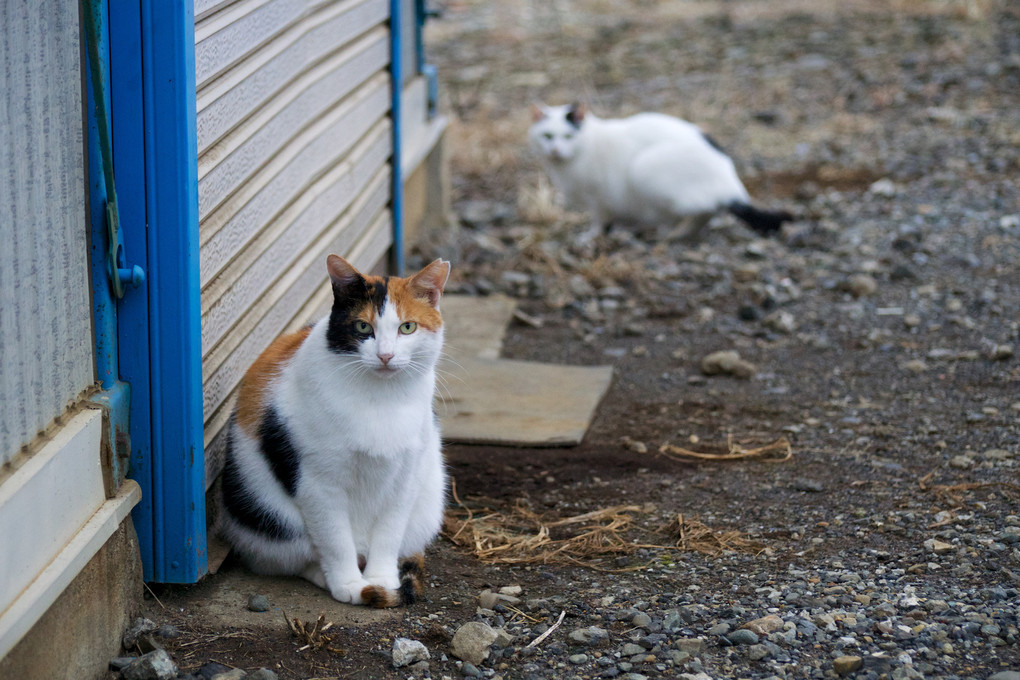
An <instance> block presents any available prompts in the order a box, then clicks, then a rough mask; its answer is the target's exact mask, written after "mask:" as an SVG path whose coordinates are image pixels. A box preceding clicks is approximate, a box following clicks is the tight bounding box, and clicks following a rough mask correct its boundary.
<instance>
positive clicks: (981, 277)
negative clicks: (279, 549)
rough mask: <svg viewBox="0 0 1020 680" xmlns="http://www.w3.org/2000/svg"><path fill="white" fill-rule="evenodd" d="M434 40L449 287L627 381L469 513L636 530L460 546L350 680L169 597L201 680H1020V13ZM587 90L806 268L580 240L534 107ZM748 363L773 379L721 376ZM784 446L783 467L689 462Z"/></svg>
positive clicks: (619, 25) (475, 456)
mask: <svg viewBox="0 0 1020 680" xmlns="http://www.w3.org/2000/svg"><path fill="white" fill-rule="evenodd" d="M428 40H429V48H430V52H429V54H430V58H431V59H432V60H433V61H435V63H436V64H437V65H438V66H439V69H440V73H441V74H442V78H443V82H444V91H445V96H446V99H447V101H446V108H447V110H448V111H449V113H450V115H451V119H452V123H451V131H450V142H451V146H452V165H453V167H452V169H453V180H454V185H455V197H454V198H455V210H456V213H457V217H458V222H459V227H458V229H456V230H454V231H451V232H449V233H446V234H444V235H442V236H441V237H438V238H436V239H435V240H434V241H433V242H430V243H427V244H423V245H422V247H421V249H420V253H419V255H420V259H421V260H426V259H429V258H432V257H435V256H437V255H441V256H444V257H447V258H449V259H451V260H453V262H454V279H453V281H452V283H451V288H452V289H453V290H456V291H458V292H465V293H473V294H480V295H486V294H490V293H493V292H503V293H508V294H510V295H513V296H514V297H516V298H518V299H519V300H520V305H521V310H522V314H520V316H519V321H518V323H516V324H515V325H514V326H513V327H512V328H511V329H510V332H509V334H508V338H507V342H506V349H505V354H506V356H509V357H513V358H522V359H533V360H544V361H554V362H563V363H575V364H606V363H609V364H613V365H614V367H615V369H616V370H615V373H616V379H615V383H614V385H613V387H612V390H611V392H610V394H609V396H608V397H607V399H606V400H605V401H604V403H603V404H602V406H601V408H600V410H599V413H598V417H597V418H596V420H595V422H594V424H593V426H592V429H591V431H590V432H589V435H588V437H587V438H586V440H585V442H584V443H583V444H582V445H581V446H579V447H576V448H573V449H551V450H541V451H536V450H530V451H529V450H508V449H500V448H496V447H466V446H451V447H449V450H448V452H447V456H448V460H449V464H450V470H451V474H452V475H453V477H454V478H455V480H456V485H457V487H456V488H457V492H458V499H459V500H460V501H461V502H462V505H461V506H458V507H459V508H460V509H459V511H458V513H457V516H458V517H460V518H462V519H463V517H464V513H465V512H466V510H465V508H469V509H471V511H472V512H473V513H474V515H473V516H474V517H476V518H477V517H484V516H486V515H487V514H489V513H491V512H494V511H499V512H502V513H504V514H509V513H510V512H511V509H512V508H514V507H515V506H516V507H518V508H524V509H526V510H527V511H528V512H530V513H533V514H532V516H534V517H541V521H542V523H544V524H545V525H546V526H547V527H551V530H550V536H551V538H552V539H553V540H561V539H566V538H569V535H570V534H571V532H570V531H569V530H568V528H569V527H571V526H575V525H572V524H564V523H560V524H556V523H555V522H556V520H557V519H563V518H568V517H571V516H576V515H579V514H582V513H588V512H597V511H599V510H602V509H605V508H607V507H609V506H618V505H624V506H627V508H626V509H624V510H620V511H619V513H618V514H622V515H624V516H625V517H626V520H627V523H625V524H624V525H622V527H621V528H620V529H619V530H618V531H616V533H617V534H618V535H619V536H621V537H622V538H623V540H624V544H623V545H617V546H616V547H615V548H613V549H612V550H607V551H606V552H604V553H599V554H590V555H587V556H582V557H581V558H578V559H580V560H581V561H582V562H583V564H577V563H575V564H561V563H556V561H555V560H553V561H551V562H547V563H545V564H525V563H517V564H508V563H502V564H500V563H492V562H485V561H483V560H482V559H479V557H478V556H476V555H474V554H472V550H471V546H458V545H455V544H454V542H453V541H452V540H451V536H453V535H455V534H457V531H456V529H457V528H458V527H459V525H457V524H455V523H453V524H451V527H450V529H449V530H448V532H447V536H446V537H444V538H443V539H441V540H440V541H439V542H437V544H436V546H435V547H434V548H433V549H431V550H430V553H429V555H428V561H429V565H430V574H431V576H430V579H431V581H430V585H431V587H430V588H429V590H428V597H427V598H426V600H425V601H424V602H423V603H420V604H417V605H415V606H413V607H411V608H409V609H408V610H407V612H406V614H405V615H404V617H403V618H402V620H401V621H400V622H398V623H393V624H387V625H384V626H383V625H380V626H376V627H367V628H357V629H355V628H351V629H341V630H339V631H336V636H335V639H334V643H333V644H334V645H337V646H339V647H342V648H343V649H344V651H345V654H343V655H341V654H339V653H335V652H329V651H328V650H325V649H321V650H314V649H312V650H305V651H297V648H298V647H299V645H300V643H299V642H298V641H297V640H296V639H294V638H291V637H286V638H281V639H258V640H257V644H251V643H252V642H254V641H256V640H255V639H254V638H253V637H251V635H250V634H248V633H246V631H244V630H235V631H231V632H230V633H231V637H230V638H229V640H227V639H220V640H218V641H212V642H205V640H208V639H211V638H215V637H216V636H215V635H212V634H211V633H212V632H213V631H209V630H207V629H205V628H203V625H202V622H201V617H200V616H198V615H196V614H194V610H192V609H190V608H189V607H190V604H189V601H188V592H187V589H178V590H174V589H167V590H166V591H164V592H161V593H159V595H160V597H161V599H162V601H163V602H164V604H166V605H167V607H168V608H167V609H165V610H164V609H158V610H153V613H152V616H153V618H156V617H157V616H159V617H162V618H163V619H165V621H161V623H169V624H170V625H172V626H174V627H175V628H174V633H175V635H174V636H171V637H167V638H165V640H164V641H163V642H164V644H163V646H165V647H166V648H167V650H169V651H170V652H171V654H172V655H173V656H174V658H175V659H176V660H177V662H178V664H179V665H180V667H182V668H185V669H191V670H192V671H193V672H195V671H196V670H197V669H198V667H199V666H200V664H201V662H202V661H203V660H207V659H215V660H217V661H219V662H222V663H224V664H228V665H230V666H236V667H240V668H241V669H245V670H247V671H254V669H256V668H259V667H260V666H265V667H267V668H269V669H271V670H272V671H273V672H274V673H276V674H279V676H280V677H285V678H307V677H358V678H369V677H374V678H397V677H400V678H403V677H409V676H417V677H421V676H423V675H425V676H431V677H434V678H441V677H450V678H459V677H486V678H527V679H529V680H531V679H539V678H556V679H559V678H582V679H588V678H614V677H620V678H627V679H628V680H641V679H642V678H646V677H647V678H659V677H662V678H672V677H681V678H697V679H698V680H701V679H703V678H718V679H721V678H834V677H838V676H847V677H855V678H868V679H869V680H870V679H877V678H894V679H896V680H899V679H902V678H979V679H982V680H983V679H985V678H995V679H996V680H1017V679H1018V678H1020V632H1018V625H1020V592H1018V588H1020V474H1018V465H1020V463H1018V461H1020V389H1018V388H1020V361H1018V358H1017V352H1018V349H1020V327H1018V318H1020V311H1018V310H1020V272H1018V262H1020V258H1018V256H1020V185H1018V177H1020V15H1018V13H1017V11H1016V7H1015V6H1012V5H1010V4H1009V3H1006V2H976V1H975V2H953V1H951V0H946V1H945V2H927V1H922V0H903V1H902V2H898V3H893V4H892V5H891V6H890V5H889V4H887V3H873V2H856V1H848V2H844V3H838V4H836V3H823V4H820V3H797V2H770V3H764V2H743V1H733V2H726V3H716V2H675V3H667V2H654V1H652V0H644V1H638V0H631V1H620V2H612V3H609V2H604V1H600V0H574V1H567V0H559V1H558V2H557V1H552V0H550V1H547V2H525V1H524V0H515V1H513V2H506V3H481V2H474V1H469V0H461V1H460V2H450V3H449V4H448V5H447V8H446V13H445V16H444V18H443V19H442V20H441V21H439V22H436V23H434V24H432V25H431V26H430V28H429V36H428ZM578 98H580V99H585V100H587V101H589V102H590V103H591V104H592V106H593V107H594V109H595V111H596V113H598V114H599V115H601V116H604V117H608V116H615V115H625V114H629V113H633V112H636V111H640V110H659V111H664V112H668V113H673V114H676V115H680V116H683V117H685V118H688V119H690V120H693V121H696V122H698V123H699V124H702V125H703V126H704V127H705V128H706V129H707V130H709V131H710V132H711V133H712V135H713V136H714V137H715V138H717V139H718V140H719V141H720V142H722V144H723V146H724V147H726V148H727V149H728V150H729V151H730V153H731V154H732V155H733V157H734V158H735V160H736V162H737V166H738V170H739V171H740V173H741V174H742V176H743V177H745V178H746V180H747V184H748V186H749V188H751V191H752V194H753V195H754V196H755V197H756V199H757V201H758V203H760V204H762V205H765V206H769V207H776V208H778V207H783V208H786V209H789V210H791V211H793V212H795V213H796V214H797V215H798V217H799V219H798V220H797V221H796V222H795V223H793V224H791V225H787V226H786V227H785V230H784V233H783V234H782V236H781V237H778V238H775V239H770V240H760V239H757V238H756V237H755V236H754V235H753V234H751V233H750V232H748V231H747V230H746V229H744V228H743V227H742V226H741V225H740V224H739V223H737V222H736V221H735V220H733V219H732V218H730V217H728V216H719V217H717V218H715V219H714V220H713V222H712V223H711V225H710V228H709V229H708V230H707V233H706V235H705V238H704V239H703V240H702V241H701V242H699V243H695V244H692V243H682V242H678V241H675V240H671V239H670V236H669V233H670V230H669V228H668V227H664V228H662V229H660V230H658V231H652V232H648V233H643V234H634V233H631V232H629V231H621V230H614V231H612V232H610V233H609V234H608V235H607V236H605V237H602V238H600V239H599V240H598V241H597V242H596V243H595V244H594V245H591V244H582V243H579V242H578V240H577V238H578V236H579V234H580V232H581V231H583V227H584V218H583V216H579V215H575V214H571V213H566V212H564V211H562V210H561V209H559V208H557V207H556V205H555V204H554V201H553V200H552V198H553V197H552V193H551V191H550V189H549V187H548V184H547V183H546V182H545V181H544V180H543V178H542V176H541V174H540V172H539V171H538V168H537V165H536V163H535V161H534V159H532V158H530V157H529V156H528V154H527V151H526V146H525V141H524V135H525V131H526V129H527V126H528V123H529V116H528V111H527V105H528V103H529V102H530V101H533V100H536V99H541V100H545V101H547V102H549V103H562V102H565V101H570V100H573V99H578ZM412 264H415V263H414V262H412ZM719 351H727V352H735V353H736V354H737V357H738V358H739V360H737V361H736V362H734V359H735V357H733V355H729V356H728V357H726V356H724V357H722V360H723V366H722V369H721V370H722V372H720V369H719V368H718V366H719V359H720V358H719V357H718V356H717V357H714V358H713V359H712V360H710V361H708V363H706V362H705V359H706V357H708V356H709V355H712V354H713V353H716V352H719ZM727 359H728V360H729V363H726V360H727ZM713 363H714V364H715V366H716V368H713V366H711V365H709V364H713ZM780 437H785V438H786V440H787V441H789V442H790V445H791V451H792V456H791V457H790V458H789V459H788V460H785V461H781V462H777V461H769V460H764V459H761V458H749V459H745V460H739V461H729V462H718V461H711V460H691V459H689V458H682V457H681V458H678V457H677V456H671V455H669V453H668V451H669V449H667V450H666V452H662V451H661V450H660V447H661V446H663V445H665V444H672V445H674V446H679V447H685V448H687V449H690V450H695V451H709V450H718V449H719V447H720V446H722V445H723V444H724V442H726V441H727V439H728V438H732V440H733V441H734V442H737V443H739V444H741V445H743V446H744V447H746V448H752V447H754V446H759V445H762V444H767V443H769V442H773V441H775V440H777V439H779V438H780ZM678 516H681V517H682V518H685V519H686V520H687V524H686V525H685V526H686V527H687V530H688V531H690V530H693V529H694V528H696V527H699V526H700V527H704V528H706V529H707V530H708V531H709V536H710V537H716V538H719V539H720V540H721V541H723V542H722V543H720V544H719V545H717V546H716V549H708V548H705V549H703V551H702V552H698V551H692V550H687V549H684V544H683V541H682V540H681V539H682V538H683V537H678V536H677V534H676V533H675V532H673V533H670V530H669V529H664V528H663V527H667V526H669V525H670V523H671V522H673V523H674V528H675V524H676V522H675V520H677V518H678ZM516 517H517V519H515V520H514V521H507V522H506V524H507V526H508V527H509V528H514V529H519V530H520V529H521V527H522V526H525V525H526V524H527V522H523V520H520V516H516ZM515 522H516V524H515ZM522 522H523V524H522ZM583 525H584V526H586V527H594V526H596V525H598V523H596V522H594V521H591V522H588V523H585V524H583ZM600 526H603V527H604V526H605V524H602V525H600ZM463 535H464V534H463V533H461V534H459V535H458V538H462V537H463ZM726 541H729V542H728V543H727V542H726ZM678 543H679V545H678ZM637 544H643V545H647V546H649V547H638V545H637ZM652 546H671V547H668V548H667V547H652ZM688 547H689V546H688ZM500 588H503V589H504V590H502V591H501V590H500ZM239 606H244V603H239ZM167 612H178V613H167ZM557 624H558V625H557ZM550 631H551V632H550ZM545 633H549V634H548V635H547V636H546V637H544V638H542V637H541V636H542V635H543V634H545ZM246 635H247V637H246ZM203 636H204V637H203ZM405 639H406V640H405ZM238 640H240V641H241V642H237V641H238ZM407 640H413V641H417V642H418V643H421V644H420V645H418V644H415V643H414V642H409V641H407ZM536 640H537V643H536ZM230 641H233V642H230ZM422 648H424V649H425V650H427V651H428V653H429V658H428V659H424V657H423V652H422ZM395 664H399V667H398V668H394V665H395ZM211 669H212V667H206V669H205V673H204V675H206V676H211V675H212V670H211ZM242 675H243V673H242ZM238 677H240V676H238ZM262 677H263V678H265V677H266V676H264V675H263V676H262Z"/></svg>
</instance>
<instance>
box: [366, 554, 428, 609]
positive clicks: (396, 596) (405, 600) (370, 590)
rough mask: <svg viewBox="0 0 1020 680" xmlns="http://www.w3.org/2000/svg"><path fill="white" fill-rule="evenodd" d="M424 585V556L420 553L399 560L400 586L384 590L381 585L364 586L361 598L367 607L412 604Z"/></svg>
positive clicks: (380, 607) (416, 599)
mask: <svg viewBox="0 0 1020 680" xmlns="http://www.w3.org/2000/svg"><path fill="white" fill-rule="evenodd" d="M424 585H425V556H424V555H422V554H421V553H418V554H417V555H412V556H411V557H407V558H405V559H403V560H402V561H401V562H400V588H398V589H397V590H386V589H385V588H383V587H381V586H365V587H364V588H363V589H362V591H361V600H362V602H364V604H365V605H367V606H369V607H376V608H378V609H382V608H385V607H400V606H402V605H409V604H414V603H415V602H417V601H418V598H420V597H421V593H422V588H423V587H424Z"/></svg>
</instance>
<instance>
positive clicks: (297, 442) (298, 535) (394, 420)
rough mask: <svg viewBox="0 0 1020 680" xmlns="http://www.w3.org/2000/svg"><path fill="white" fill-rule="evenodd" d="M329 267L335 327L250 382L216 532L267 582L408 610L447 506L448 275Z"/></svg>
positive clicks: (300, 336)
mask: <svg viewBox="0 0 1020 680" xmlns="http://www.w3.org/2000/svg"><path fill="white" fill-rule="evenodd" d="M326 267H327V270H328V272H329V278H330V281H331V283H332V287H333V307H332V310H331V311H330V314H329V316H327V317H325V318H323V319H321V320H320V321H318V322H317V323H315V324H313V325H311V326H308V327H306V328H304V329H302V330H300V331H298V332H296V333H293V334H290V335H285V336H283V337H281V338H279V339H278V340H276V341H275V342H274V343H273V344H271V345H270V346H269V347H268V348H267V349H266V350H265V352H263V353H262V355H261V356H260V357H259V358H258V359H257V360H256V361H255V363H254V364H253V365H252V366H251V368H250V369H248V372H247V373H246V374H245V376H244V378H243V380H242V382H241V387H240V393H239V396H238V403H237V408H236V410H235V412H234V414H233V418H232V420H231V424H230V432H229V446H228V451H227V457H226V463H225V467H224V470H223V480H222V500H223V506H222V507H223V510H222V512H221V518H220V524H219V530H220V533H221V534H222V535H223V536H224V537H225V538H226V539H227V540H228V541H229V542H230V544H231V545H232V546H233V548H234V550H235V551H236V552H237V553H238V554H239V555H240V556H241V557H242V559H243V560H244V562H245V563H246V564H247V565H248V566H249V568H251V569H252V570H253V571H255V572H257V573H261V574H279V575H299V576H303V577H304V578H306V579H308V580H309V581H311V582H312V583H315V584H316V585H318V586H319V587H321V588H324V589H326V590H328V591H329V592H330V594H331V595H332V596H333V597H334V598H335V599H336V600H339V601H340V602H350V603H352V604H364V605H368V606H374V607H391V606H398V605H400V604H409V603H411V602H413V601H414V600H415V599H416V598H417V597H418V596H419V595H420V592H421V585H422V584H421V577H422V569H423V563H424V560H423V556H422V551H423V550H424V548H425V546H426V545H427V544H428V543H429V542H431V541H432V539H434V538H435V537H436V535H437V534H438V533H439V529H440V526H441V524H442V520H443V509H444V506H445V489H446V471H445V468H444V466H443V460H442V454H441V452H440V441H439V427H438V425H437V423H436V418H435V416H434V414H433V411H432V399H433V395H434V392H435V383H436V363H437V361H438V359H439V356H440V352H441V349H442V345H443V320H442V317H441V316H440V313H439V299H440V296H441V295H442V293H443V288H444V286H445V284H446V280H447V277H448V276H449V273H450V263H449V262H445V261H443V260H436V261H434V262H432V263H431V264H430V265H428V266H427V267H425V268H424V269H422V270H421V271H420V272H418V273H417V274H415V275H413V276H410V277H408V278H396V277H378V276H366V275H362V274H361V273H360V272H358V270H356V269H355V268H354V267H353V266H351V265H350V264H349V263H348V262H347V261H345V260H344V259H343V258H341V257H338V256H336V255H330V256H329V257H328V258H327V260H326ZM398 565H399V566H398Z"/></svg>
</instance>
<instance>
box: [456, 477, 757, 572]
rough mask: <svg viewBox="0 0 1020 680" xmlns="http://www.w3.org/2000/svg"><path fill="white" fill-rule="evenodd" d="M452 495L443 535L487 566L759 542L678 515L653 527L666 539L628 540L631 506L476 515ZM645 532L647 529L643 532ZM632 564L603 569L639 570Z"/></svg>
mask: <svg viewBox="0 0 1020 680" xmlns="http://www.w3.org/2000/svg"><path fill="white" fill-rule="evenodd" d="M454 499H455V500H456V501H457V503H458V504H460V505H461V508H460V509H458V510H451V511H449V512H447V515H446V522H445V525H444V535H445V536H446V537H447V538H448V539H449V540H450V541H451V542H453V543H454V545H457V546H460V547H463V548H467V549H469V550H470V551H471V553H472V554H473V555H474V556H475V557H476V558H477V559H479V560H480V561H482V562H486V563H489V564H494V563H498V564H570V565H579V566H585V567H588V568H592V569H598V570H601V571H607V569H606V568H605V567H604V566H601V562H602V561H603V560H604V559H605V558H606V557H610V556H625V555H631V554H634V553H636V552H637V551H638V550H640V549H642V548H644V549H652V550H658V551H662V550H677V549H679V550H685V551H696V552H700V553H704V554H708V555H718V554H721V553H722V552H724V551H727V550H732V551H738V552H751V553H757V552H760V551H761V550H763V549H764V546H763V545H761V544H759V543H756V542H754V541H750V540H748V539H746V538H745V537H744V535H743V534H741V533H740V532H739V531H735V530H723V531H717V530H714V529H711V528H709V527H707V526H705V525H704V524H702V523H701V522H700V521H698V520H685V519H684V518H683V515H679V514H678V515H677V518H676V519H675V520H674V521H673V522H671V523H669V524H667V525H665V526H664V527H661V528H660V529H659V530H658V531H655V532H653V533H655V534H656V535H657V536H662V535H663V534H664V535H666V536H668V537H669V539H668V540H667V541H665V542H663V543H645V542H640V541H636V540H633V538H632V536H633V534H634V533H635V532H636V531H638V530H642V529H641V527H639V526H637V525H636V524H635V522H634V519H635V516H636V515H637V514H638V513H641V512H642V510H641V508H640V507H639V506H636V505H614V506H612V507H609V508H601V509H599V510H593V511H591V512H586V513H583V514H580V515H573V516H570V517H564V518H558V519H553V518H547V517H543V516H542V515H540V514H538V513H536V512H534V511H533V510H531V509H530V508H528V507H527V506H526V505H525V504H524V503H523V502H522V501H518V502H517V503H516V504H515V505H514V507H513V508H512V509H510V510H509V511H500V510H493V509H486V510H484V511H482V513H481V514H478V515H477V516H476V515H475V513H474V512H473V511H472V510H471V509H470V508H467V507H466V506H464V505H463V504H461V503H460V500H459V499H458V498H457V494H456V489H454ZM643 531H647V530H643ZM643 568H644V565H637V566H632V567H627V568H623V569H609V570H608V571H633V570H637V569H643Z"/></svg>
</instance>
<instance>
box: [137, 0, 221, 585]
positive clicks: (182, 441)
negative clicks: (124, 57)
mask: <svg viewBox="0 0 1020 680" xmlns="http://www.w3.org/2000/svg"><path fill="white" fill-rule="evenodd" d="M141 8H142V9H141V20H142V21H141V31H142V70H143V76H144V80H143V88H142V92H143V108H144V119H145V135H146V145H145V155H146V157H145V168H146V175H147V179H146V205H147V211H148V220H149V243H148V245H149V257H148V260H149V280H150V285H149V345H150V353H151V354H150V390H151V391H152V410H151V414H152V451H151V454H152V490H151V493H152V508H153V513H152V518H151V519H152V524H153V543H152V548H153V550H152V565H153V569H152V579H153V580H155V581H159V582H164V583H167V582H172V583H193V582H195V581H197V580H198V579H199V578H200V577H201V576H202V575H203V574H204V573H205V571H206V527H205V455H204V453H205V452H204V447H203V430H202V424H203V423H202V331H201V307H200V280H199V270H198V265H199V243H198V137H197V131H196V121H197V119H196V104H195V13H194V3H193V2H192V0H142V2H141Z"/></svg>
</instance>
